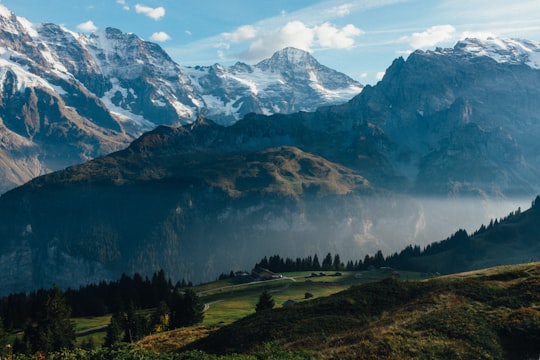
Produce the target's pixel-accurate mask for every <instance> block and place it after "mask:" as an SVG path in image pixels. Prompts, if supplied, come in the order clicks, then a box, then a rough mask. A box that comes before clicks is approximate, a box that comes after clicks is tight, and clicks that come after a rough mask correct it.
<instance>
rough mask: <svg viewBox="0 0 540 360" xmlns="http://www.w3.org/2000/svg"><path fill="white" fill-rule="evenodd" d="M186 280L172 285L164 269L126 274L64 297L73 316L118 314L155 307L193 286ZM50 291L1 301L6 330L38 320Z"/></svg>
mask: <svg viewBox="0 0 540 360" xmlns="http://www.w3.org/2000/svg"><path fill="white" fill-rule="evenodd" d="M191 285H192V284H191V282H189V283H186V281H185V280H182V282H179V283H177V284H176V285H173V284H172V282H171V280H170V279H167V278H166V276H165V273H164V271H163V270H161V271H159V272H156V273H154V274H153V276H152V277H151V278H148V277H146V278H143V277H142V276H141V275H139V274H134V275H133V277H131V276H128V275H125V274H123V275H122V276H121V277H120V279H119V280H116V281H110V282H105V281H103V282H100V283H99V284H91V285H87V286H82V287H80V288H79V289H67V290H66V291H65V292H64V297H65V301H66V303H67V305H68V306H69V308H70V309H71V314H72V316H74V317H82V316H101V315H105V314H111V313H115V312H119V311H126V310H127V309H128V306H133V307H135V308H138V309H147V308H155V307H157V306H158V305H159V303H160V302H162V301H166V300H167V298H168V297H169V295H170V294H171V293H173V292H174V291H178V290H179V289H183V288H186V287H190V286H191ZM47 292H48V290H44V289H41V290H37V291H33V292H30V293H17V294H11V295H8V296H6V297H4V298H1V299H0V317H1V318H2V319H3V325H4V326H5V328H6V329H7V330H17V329H23V328H24V327H25V325H26V323H27V321H28V319H31V318H36V316H37V314H36V309H38V308H39V307H38V304H39V302H40V301H42V299H44V298H45V297H46V295H47Z"/></svg>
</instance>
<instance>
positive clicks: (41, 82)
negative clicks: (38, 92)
mask: <svg viewBox="0 0 540 360" xmlns="http://www.w3.org/2000/svg"><path fill="white" fill-rule="evenodd" d="M3 55H4V54H3ZM8 71H11V72H13V73H14V74H15V76H16V77H17V84H16V86H17V91H19V92H22V91H24V89H26V88H30V87H41V88H46V89H49V90H51V91H56V89H55V87H54V86H53V85H51V84H50V83H49V82H48V81H46V80H45V79H43V78H41V77H39V76H36V75H34V74H32V73H30V72H28V71H27V70H26V69H24V68H23V67H21V66H20V65H19V64H16V63H13V62H11V61H9V60H6V59H5V58H4V56H2V57H0V84H3V83H4V81H5V79H6V75H7V72H8Z"/></svg>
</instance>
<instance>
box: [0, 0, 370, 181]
mask: <svg viewBox="0 0 540 360" xmlns="http://www.w3.org/2000/svg"><path fill="white" fill-rule="evenodd" d="M287 51H289V52H298V53H302V52H300V50H292V49H289V50H284V52H287ZM292 60H294V59H292ZM296 60H297V62H296V63H294V61H293V62H291V61H288V62H281V63H279V62H274V66H273V67H272V69H268V70H264V69H260V68H259V67H257V65H255V66H249V65H246V64H237V65H235V66H233V67H230V68H226V67H222V66H220V65H219V64H216V65H214V66H212V67H196V68H188V67H181V66H179V65H178V64H176V63H175V62H174V61H173V60H172V59H171V58H170V57H169V56H168V55H167V53H166V52H165V51H164V50H163V49H162V48H161V47H160V46H159V45H157V44H154V43H151V42H147V41H144V40H142V39H141V38H139V37H138V36H136V35H134V34H125V33H123V32H121V31H120V30H118V29H113V28H106V29H104V30H100V31H98V32H95V33H93V34H91V35H83V34H78V33H74V32H72V31H70V30H68V29H66V28H65V27H63V26H59V25H55V24H32V23H30V22H29V21H28V20H26V19H24V18H21V17H17V16H16V15H15V14H13V13H12V12H11V11H9V9H7V8H6V7H4V6H3V5H0V122H1V124H0V125H1V126H2V129H3V130H4V131H2V134H1V135H0V136H2V141H1V142H0V152H1V157H2V159H3V160H2V161H1V162H0V165H1V166H2V168H1V169H2V171H1V172H0V192H4V191H5V190H7V189H9V188H12V187H14V186H15V185H20V184H22V183H24V182H26V181H28V180H30V179H31V178H33V177H35V176H37V175H40V174H43V173H47V172H50V171H51V170H58V169H62V168H65V167H66V166H69V165H73V164H76V163H81V162H83V161H85V160H88V159H91V158H95V157H97V156H100V155H104V154H107V153H110V152H113V151H116V150H119V149H122V148H124V147H126V146H127V145H128V144H129V142H130V141H132V140H134V139H135V138H136V137H138V136H140V135H141V134H142V133H143V132H144V131H148V130H151V129H153V128H154V127H156V126H157V125H160V124H166V125H179V124H186V123H191V122H193V121H194V120H195V119H196V118H197V116H198V115H211V117H212V118H213V119H215V120H216V121H218V122H220V123H222V124H226V125H230V124H232V123H234V122H236V121H237V120H239V119H241V118H242V117H243V116H244V115H245V114H247V113H250V112H256V113H265V114H272V113H290V112H293V111H298V110H308V111H313V110H315V109H316V108H317V107H318V106H321V105H328V104H335V103H340V102H344V101H347V100H349V99H350V98H351V97H352V96H354V95H356V94H357V93H358V92H360V91H361V90H362V86H361V85H360V84H359V83H357V82H355V81H354V80H352V79H350V78H349V77H347V76H345V75H343V74H339V73H337V72H335V71H333V70H331V69H328V68H326V67H324V66H322V65H320V64H318V63H317V61H316V60H315V59H313V58H312V57H311V56H310V55H309V54H307V53H303V55H302V56H301V57H300V58H298V59H296ZM300 61H306V64H302V63H300ZM292 66H294V69H295V71H294V74H293V75H294V76H290V74H288V73H287V74H285V73H286V72H287V71H289V69H290V68H291V67H292ZM329 77H331V78H333V79H334V80H333V81H328V80H327V79H328V78H329ZM300 89H301V90H300ZM304 91H305V92H306V93H303V92H304ZM284 98H287V99H290V104H289V103H287V106H285V104H284V103H283V100H282V99H284ZM18 136H22V137H23V138H24V140H25V141H26V142H28V144H29V145H30V146H27V147H25V148H24V151H20V150H19V148H20V142H21V141H22V140H23V139H19V140H18V142H15V140H14V138H17V137H18ZM23 164H25V167H26V168H27V169H26V170H22V169H21V167H22V166H23ZM4 174H5V175H4Z"/></svg>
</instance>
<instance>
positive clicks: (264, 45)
mask: <svg viewBox="0 0 540 360" xmlns="http://www.w3.org/2000/svg"><path fill="white" fill-rule="evenodd" d="M363 33H364V32H363V31H362V30H360V29H359V28H357V27H356V26H354V25H352V24H348V25H345V26H343V27H341V28H340V27H337V26H335V25H333V24H330V23H328V22H325V23H323V24H322V25H315V26H308V25H306V24H305V23H304V22H302V21H299V20H294V21H289V22H287V23H286V24H285V25H283V26H280V27H277V28H275V29H273V30H263V29H258V28H256V27H255V26H252V25H245V26H241V27H239V28H237V29H236V30H235V31H234V32H230V33H229V32H228V33H222V34H221V38H222V40H223V41H222V43H221V44H220V47H221V48H225V49H228V48H229V47H230V44H240V43H248V49H247V50H245V51H243V52H242V53H241V54H237V55H239V56H240V58H241V59H242V60H244V61H259V60H261V59H264V58H266V57H268V56H270V55H272V54H273V53H274V52H276V51H277V50H280V49H283V48H285V47H295V48H298V49H302V50H305V51H310V52H312V51H313V50H315V49H348V48H351V47H353V46H354V45H355V42H356V38H357V37H358V36H360V35H362V34H363Z"/></svg>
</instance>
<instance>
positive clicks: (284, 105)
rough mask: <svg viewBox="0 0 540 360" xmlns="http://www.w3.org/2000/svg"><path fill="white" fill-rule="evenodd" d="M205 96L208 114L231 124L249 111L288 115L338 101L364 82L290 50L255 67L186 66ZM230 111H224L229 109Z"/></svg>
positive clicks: (355, 93) (357, 89) (236, 65)
mask: <svg viewBox="0 0 540 360" xmlns="http://www.w3.org/2000/svg"><path fill="white" fill-rule="evenodd" d="M182 70H183V72H184V73H186V74H188V75H189V76H190V77H191V79H192V82H193V84H194V88H195V90H196V92H197V93H199V94H202V98H203V101H204V103H205V104H206V108H207V109H208V110H207V111H206V115H207V116H208V117H209V118H211V119H212V120H214V121H215V122H217V123H220V124H224V125H228V124H231V123H234V122H236V121H237V120H239V119H241V118H242V117H243V116H244V115H245V114H247V113H249V112H255V113H259V114H265V115H270V114H276V113H279V114H288V113H293V112H297V111H314V110H315V109H316V108H318V107H319V106H321V105H323V104H339V103H344V102H346V101H348V100H350V99H351V98H352V97H354V96H355V95H357V94H359V93H360V91H361V90H362V86H361V85H360V84H359V83H357V82H356V81H354V80H352V79H351V78H349V77H348V76H346V75H344V74H342V73H339V72H337V71H335V70H332V69H329V68H327V67H325V66H323V65H321V64H320V63H319V62H318V61H317V60H315V58H313V57H312V56H311V55H310V54H309V53H307V52H305V51H302V50H298V49H294V48H285V49H283V50H281V51H278V52H276V53H275V54H274V55H273V56H272V57H271V58H270V59H266V60H263V61H261V62H260V63H258V64H256V65H254V66H250V65H247V64H244V63H237V64H235V65H234V66H231V67H229V68H226V67H223V66H221V65H219V64H216V65H214V66H210V67H195V68H182ZM224 109H225V111H224Z"/></svg>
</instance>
